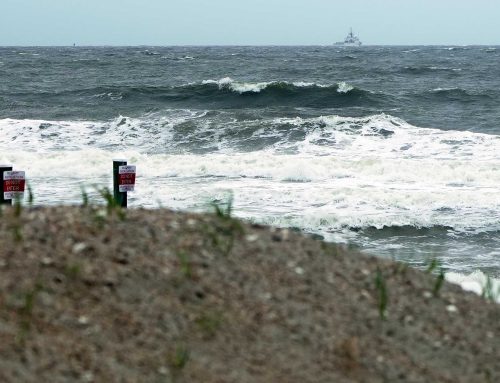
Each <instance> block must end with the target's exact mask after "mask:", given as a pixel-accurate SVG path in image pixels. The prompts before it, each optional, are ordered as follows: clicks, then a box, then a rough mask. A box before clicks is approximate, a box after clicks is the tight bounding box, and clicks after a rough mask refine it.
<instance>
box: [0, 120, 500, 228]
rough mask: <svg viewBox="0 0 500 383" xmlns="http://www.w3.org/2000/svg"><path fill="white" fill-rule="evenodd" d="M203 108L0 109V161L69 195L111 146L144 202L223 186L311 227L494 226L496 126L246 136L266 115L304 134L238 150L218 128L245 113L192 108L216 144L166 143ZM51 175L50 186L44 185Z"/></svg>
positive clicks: (373, 125)
mask: <svg viewBox="0 0 500 383" xmlns="http://www.w3.org/2000/svg"><path fill="white" fill-rule="evenodd" d="M204 116H206V112H191V111H175V112H172V113H171V114H169V116H164V117H159V116H149V117H147V116H146V117H144V118H141V119H132V118H126V117H119V118H117V119H115V120H113V121H109V122H91V121H66V122H65V121H58V122H56V121H51V122H50V121H38V120H36V121H35V120H12V119H9V120H0V149H1V150H0V163H14V164H15V165H16V168H17V169H20V170H26V171H27V175H28V177H31V178H32V181H33V187H34V189H35V192H40V194H41V195H42V197H40V198H38V199H37V201H38V202H40V203H57V202H62V201H65V202H77V201H75V200H72V199H71V198H73V197H71V198H69V199H68V196H67V194H66V193H64V192H63V189H64V184H68V182H69V181H68V180H70V181H71V182H77V181H78V180H81V181H82V182H86V183H88V182H95V180H109V178H110V171H109V167H110V163H111V160H112V158H114V157H125V158H128V159H129V162H130V163H135V164H136V165H137V166H138V185H142V186H138V190H141V191H140V192H137V193H136V194H135V196H134V202H135V203H136V204H139V205H144V206H152V205H151V204H152V203H153V204H154V203H156V199H157V198H159V199H160V200H161V203H162V204H163V205H164V206H170V207H174V208H182V209H192V208H194V207H196V206H200V204H202V203H203V201H205V200H206V199H207V198H209V196H211V195H216V194H217V193H219V192H220V190H228V189H231V190H233V191H234V193H235V198H236V200H237V204H236V205H235V206H236V207H237V213H238V214H240V215H242V216H245V217H248V218H252V219H256V220H260V221H265V222H268V223H274V224H278V225H280V226H297V227H302V228H304V229H306V230H310V231H316V232H317V231H321V232H331V231H335V230H342V229H343V228H345V227H360V228H362V227H369V226H373V227H376V228H382V227H384V226H404V225H411V226H415V227H430V226H438V225H439V226H445V227H452V228H454V229H456V230H458V231H462V232H464V233H471V232H472V233H474V232H493V231H495V230H500V194H499V193H498V185H499V184H500V155H499V153H500V137H498V136H493V135H486V134H479V133H473V132H461V131H441V130H436V129H423V128H418V127H415V126H412V125H410V124H408V123H406V122H405V121H403V120H400V119H397V118H394V117H391V116H387V115H383V114H382V115H375V116H371V117H366V118H346V117H339V116H324V117H319V118H308V119H302V118H276V119H272V120H269V121H268V122H267V123H266V124H265V126H264V127H262V128H261V130H256V131H255V133H254V134H255V135H256V137H255V138H259V137H260V138H262V137H264V136H270V137H274V135H276V134H278V133H277V130H276V129H275V128H274V127H275V126H278V127H280V126H281V127H282V126H283V125H286V126H287V127H289V128H288V130H293V129H295V128H296V129H297V130H299V131H301V132H303V133H304V135H305V139H304V140H301V141H298V142H296V141H290V140H289V139H288V138H287V136H284V138H283V139H281V140H279V141H278V142H276V143H274V144H272V145H269V146H267V147H265V148H264V149H262V150H258V151H253V152H241V151H239V150H237V149H234V148H233V147H232V146H231V145H232V144H231V141H230V139H231V134H229V135H226V136H223V135H222V132H223V129H241V127H242V126H243V127H247V126H249V125H251V124H253V123H254V122H253V121H244V122H242V123H236V122H235V123H228V124H227V126H226V125H225V124H212V123H211V122H207V121H206V119H201V120H200V121H199V125H197V126H198V128H197V129H195V131H194V133H192V134H194V135H195V136H196V137H197V136H199V135H200V134H202V133H206V132H209V131H210V129H212V131H210V132H213V136H210V137H211V138H210V140H213V141H214V142H209V144H210V145H218V146H219V148H221V149H219V150H217V151H215V152H211V153H208V154H204V155H197V154H187V153H184V154H173V153H176V150H175V145H179V144H182V140H187V141H189V140H191V138H190V137H191V136H189V135H188V136H181V137H179V136H178V135H176V131H175V129H174V127H175V126H176V124H182V123H183V122H186V121H192V120H196V119H200V118H201V117H204ZM43 124H46V125H43ZM255 124H256V125H257V124H259V125H258V126H261V124H262V121H256V122H255ZM207 125H208V126H207ZM212 125H213V126H212ZM288 130H287V131H288ZM96 132H97V134H96ZM223 137H226V138H223ZM227 137H229V138H227ZM197 138H198V139H199V137H197ZM273 142H274V141H273ZM169 148H170V149H169ZM162 153H165V154H162ZM167 153H170V154H167ZM290 153H293V154H290ZM47 174H49V178H50V180H51V184H47V183H46V180H45V179H46V177H47V176H46V175H47ZM88 180H90V181H88ZM58 182H59V183H60V189H59V190H60V191H58V192H56V193H52V194H51V193H50V187H51V185H54V183H58ZM43 196H47V197H43ZM44 198H45V199H44ZM76 198H78V196H77V197H76Z"/></svg>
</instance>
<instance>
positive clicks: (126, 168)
mask: <svg viewBox="0 0 500 383" xmlns="http://www.w3.org/2000/svg"><path fill="white" fill-rule="evenodd" d="M134 186H135V165H123V166H119V167H118V191H119V192H120V193H123V192H129V191H134Z"/></svg>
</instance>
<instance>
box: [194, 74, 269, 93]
mask: <svg viewBox="0 0 500 383" xmlns="http://www.w3.org/2000/svg"><path fill="white" fill-rule="evenodd" d="M202 84H217V85H218V86H219V89H230V90H232V91H234V92H237V93H246V92H253V93H259V92H260V91H262V90H263V89H265V88H267V86H268V85H269V84H272V82H258V83H246V82H237V81H234V80H233V79H232V78H230V77H224V78H221V79H220V80H204V81H202Z"/></svg>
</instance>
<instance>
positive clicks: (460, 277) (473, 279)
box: [445, 270, 500, 303]
mask: <svg viewBox="0 0 500 383" xmlns="http://www.w3.org/2000/svg"><path fill="white" fill-rule="evenodd" d="M445 277H446V280H447V281H448V282H451V283H455V284H457V285H460V286H461V287H462V288H463V289H464V290H466V291H472V292H474V293H476V294H479V295H485V293H486V291H487V290H488V279H489V283H490V286H489V289H490V292H491V294H492V295H493V297H492V298H494V299H496V301H497V303H500V279H498V278H491V277H488V276H487V275H486V274H484V273H483V272H481V271H479V270H476V271H474V272H473V273H470V274H460V273H454V272H450V273H446V275H445ZM486 295H487V294H486Z"/></svg>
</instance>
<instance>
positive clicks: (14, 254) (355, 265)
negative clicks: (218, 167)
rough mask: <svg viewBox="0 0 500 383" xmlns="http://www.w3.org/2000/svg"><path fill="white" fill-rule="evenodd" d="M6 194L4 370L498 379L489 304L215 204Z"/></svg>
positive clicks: (134, 378)
mask: <svg viewBox="0 0 500 383" xmlns="http://www.w3.org/2000/svg"><path fill="white" fill-rule="evenodd" d="M219 213H220V214H219V215H216V214H208V213H207V214H203V215H197V214H190V213H178V212H172V211H169V210H166V209H157V210H144V209H130V210H128V211H120V210H117V209H113V208H110V209H106V208H105V207H103V206H97V207H76V206H74V207H68V206H67V207H50V208H49V207H46V208H45V207H44V208H38V207H37V208H24V209H21V211H19V210H17V211H16V209H15V208H7V209H4V210H3V212H2V216H1V217H0V244H1V246H0V381H2V382H49V381H50V382H238V383H242V382H454V383H456V382H467V383H469V382H497V381H499V380H500V364H499V363H498V360H499V359H500V347H499V342H498V338H499V336H500V321H499V319H500V306H498V305H497V304H495V303H492V302H491V301H488V300H487V299H484V298H482V297H480V296H477V295H475V294H473V293H468V292H464V291H463V290H462V289H461V288H460V287H459V286H455V285H452V284H449V283H448V282H446V281H442V280H441V278H440V277H439V273H436V271H437V269H436V270H435V271H434V272H429V273H426V272H423V271H418V270H414V269H412V268H410V267H408V266H407V265H405V264H403V263H396V262H390V261H386V260H382V259H378V258H374V257H369V256H366V255H362V254H359V253H357V252H355V251H353V250H349V249H346V248H345V247H342V246H336V245H333V244H327V243H324V242H321V241H318V240H315V239H313V238H310V237H307V236H304V235H302V234H299V233H295V232H292V231H289V230H280V229H274V228H270V227H264V226H258V225H251V224H248V223H245V222H240V221H237V220H235V219H233V218H231V217H229V216H227V215H226V214H224V212H223V211H220V212H219Z"/></svg>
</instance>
